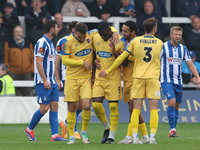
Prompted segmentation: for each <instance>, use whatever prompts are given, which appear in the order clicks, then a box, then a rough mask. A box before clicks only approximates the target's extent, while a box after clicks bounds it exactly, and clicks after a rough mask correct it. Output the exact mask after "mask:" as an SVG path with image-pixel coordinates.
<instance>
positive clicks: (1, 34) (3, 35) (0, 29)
mask: <svg viewBox="0 0 200 150" xmlns="http://www.w3.org/2000/svg"><path fill="white" fill-rule="evenodd" d="M2 17H3V16H2V13H1V12H0V63H3V59H4V58H3V46H4V43H5V41H7V40H8V31H7V29H6V28H5V27H4V26H2V24H3V18H2Z"/></svg>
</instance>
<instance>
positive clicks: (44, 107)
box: [40, 105, 49, 114]
mask: <svg viewBox="0 0 200 150" xmlns="http://www.w3.org/2000/svg"><path fill="white" fill-rule="evenodd" d="M48 110H49V105H44V106H42V107H40V111H41V113H42V114H46V112H47V111H48Z"/></svg>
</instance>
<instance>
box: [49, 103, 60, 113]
mask: <svg viewBox="0 0 200 150" xmlns="http://www.w3.org/2000/svg"><path fill="white" fill-rule="evenodd" d="M50 110H51V111H58V102H54V103H51V104H50Z"/></svg>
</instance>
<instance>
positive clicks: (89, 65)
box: [83, 61, 92, 70]
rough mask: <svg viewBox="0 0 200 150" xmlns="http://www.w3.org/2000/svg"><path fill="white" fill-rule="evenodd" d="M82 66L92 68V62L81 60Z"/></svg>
mask: <svg viewBox="0 0 200 150" xmlns="http://www.w3.org/2000/svg"><path fill="white" fill-rule="evenodd" d="M83 66H84V67H85V68H86V69H87V70H90V69H92V64H91V63H89V62H87V61H83Z"/></svg>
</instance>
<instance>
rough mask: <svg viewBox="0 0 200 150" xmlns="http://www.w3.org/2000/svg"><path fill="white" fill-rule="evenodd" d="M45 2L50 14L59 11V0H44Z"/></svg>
mask: <svg viewBox="0 0 200 150" xmlns="http://www.w3.org/2000/svg"><path fill="white" fill-rule="evenodd" d="M46 3H47V4H46V6H47V8H48V11H49V12H50V14H51V16H54V15H55V14H56V13H58V12H60V2H59V0H46Z"/></svg>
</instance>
